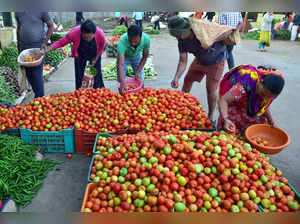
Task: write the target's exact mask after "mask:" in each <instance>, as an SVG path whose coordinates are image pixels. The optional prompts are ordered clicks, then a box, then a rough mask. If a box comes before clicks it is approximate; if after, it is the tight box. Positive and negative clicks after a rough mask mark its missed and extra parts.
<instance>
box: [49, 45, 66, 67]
mask: <svg viewBox="0 0 300 224" xmlns="http://www.w3.org/2000/svg"><path fill="white" fill-rule="evenodd" d="M63 60H64V56H63V53H62V52H61V51H60V50H59V49H57V50H53V51H50V52H49V53H48V54H47V55H46V58H45V64H48V65H50V66H51V67H55V68H56V67H57V66H58V65H59V64H60V63H61V62H62V61H63Z"/></svg>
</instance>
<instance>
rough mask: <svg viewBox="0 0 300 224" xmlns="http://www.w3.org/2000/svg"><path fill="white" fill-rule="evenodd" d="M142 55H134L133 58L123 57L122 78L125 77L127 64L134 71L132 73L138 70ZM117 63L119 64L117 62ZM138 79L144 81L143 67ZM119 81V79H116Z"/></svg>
mask: <svg viewBox="0 0 300 224" xmlns="http://www.w3.org/2000/svg"><path fill="white" fill-rule="evenodd" d="M142 58H143V56H142V55H138V56H136V57H135V58H125V60H124V70H123V71H124V76H125V77H124V79H126V73H127V68H128V65H131V67H132V69H133V71H134V74H135V73H136V71H137V70H138V67H139V65H140V63H141V60H142ZM117 64H119V63H118V62H117ZM140 79H141V80H142V81H144V68H143V69H142V71H141V73H140ZM118 81H120V80H118Z"/></svg>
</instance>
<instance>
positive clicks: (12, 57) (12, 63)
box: [0, 45, 19, 72]
mask: <svg viewBox="0 0 300 224" xmlns="http://www.w3.org/2000/svg"><path fill="white" fill-rule="evenodd" d="M18 56H19V53H18V48H17V46H16V45H11V46H10V47H6V48H4V50H3V51H2V54H1V56H0V66H2V67H8V68H11V69H12V70H13V71H14V72H17V71H18V70H19V64H18Z"/></svg>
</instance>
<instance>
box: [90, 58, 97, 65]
mask: <svg viewBox="0 0 300 224" xmlns="http://www.w3.org/2000/svg"><path fill="white" fill-rule="evenodd" d="M96 63H97V59H94V60H92V61H91V66H93V67H94V66H95V65H96Z"/></svg>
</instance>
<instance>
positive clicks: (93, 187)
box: [80, 183, 97, 212]
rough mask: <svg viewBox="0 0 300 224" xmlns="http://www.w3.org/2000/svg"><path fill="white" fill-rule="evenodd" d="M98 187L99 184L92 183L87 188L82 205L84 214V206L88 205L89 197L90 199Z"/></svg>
mask: <svg viewBox="0 0 300 224" xmlns="http://www.w3.org/2000/svg"><path fill="white" fill-rule="evenodd" d="M96 187H97V184H94V183H90V184H88V185H87V186H86V189H85V193H84V198H83V202H82V205H81V210H80V211H81V212H83V210H84V205H85V204H86V203H87V201H88V197H89V194H90V193H91V192H92V191H93V190H94V189H95V188H96Z"/></svg>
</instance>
